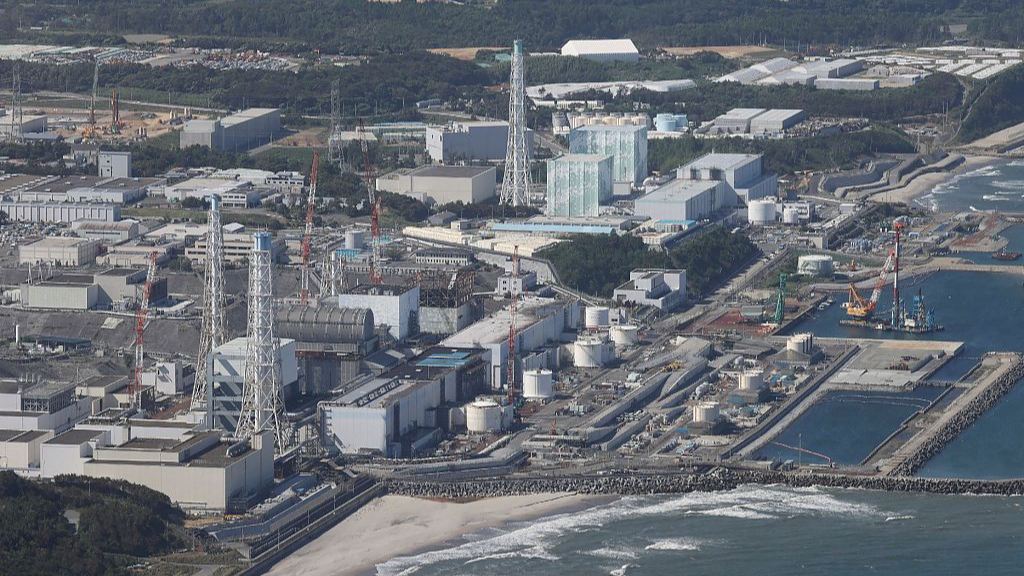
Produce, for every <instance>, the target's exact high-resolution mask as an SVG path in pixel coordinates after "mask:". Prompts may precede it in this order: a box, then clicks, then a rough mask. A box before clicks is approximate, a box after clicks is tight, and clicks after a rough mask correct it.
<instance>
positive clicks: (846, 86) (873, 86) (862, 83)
mask: <svg viewBox="0 0 1024 576" xmlns="http://www.w3.org/2000/svg"><path fill="white" fill-rule="evenodd" d="M814 87H815V88H817V89H818V90H865V91H871V90H878V89H879V87H880V84H879V81H878V79H877V78H818V79H817V80H815V81H814Z"/></svg>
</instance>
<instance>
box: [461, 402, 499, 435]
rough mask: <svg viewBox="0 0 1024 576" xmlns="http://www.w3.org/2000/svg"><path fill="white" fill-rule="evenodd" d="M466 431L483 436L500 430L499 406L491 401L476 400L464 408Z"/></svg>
mask: <svg viewBox="0 0 1024 576" xmlns="http://www.w3.org/2000/svg"><path fill="white" fill-rule="evenodd" d="M466 429H468V430H469V431H470V432H476V433H478V434H485V433H488V432H499V431H500V430H501V406H499V405H498V403H497V402H494V401H493V400H477V401H476V402H473V403H472V404H469V405H467V406H466Z"/></svg>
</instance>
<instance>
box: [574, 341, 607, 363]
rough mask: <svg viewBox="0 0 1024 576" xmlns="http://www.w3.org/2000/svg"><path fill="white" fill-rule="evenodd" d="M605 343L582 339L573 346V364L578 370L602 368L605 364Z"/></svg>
mask: <svg viewBox="0 0 1024 576" xmlns="http://www.w3.org/2000/svg"><path fill="white" fill-rule="evenodd" d="M605 346H606V344H605V342H603V341H602V340H600V339H597V338H594V339H581V340H577V341H576V343H575V344H574V345H573V350H572V352H573V354H572V355H573V364H574V365H575V366H576V367H577V368H600V367H601V366H604V364H605V360H606V358H605V356H606V352H605Z"/></svg>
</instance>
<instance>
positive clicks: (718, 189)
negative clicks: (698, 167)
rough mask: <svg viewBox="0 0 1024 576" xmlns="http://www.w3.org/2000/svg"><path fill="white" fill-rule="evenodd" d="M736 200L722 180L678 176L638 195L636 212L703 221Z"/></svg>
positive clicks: (659, 218) (661, 218) (666, 217)
mask: <svg viewBox="0 0 1024 576" xmlns="http://www.w3.org/2000/svg"><path fill="white" fill-rule="evenodd" d="M734 199H735V195H734V194H731V193H728V192H727V191H726V189H725V185H724V184H723V183H722V182H717V181H714V180H680V179H678V178H677V179H675V180H671V181H669V182H668V183H667V184H665V185H664V186H661V187H659V188H657V189H655V190H654V191H652V192H651V193H650V194H647V195H646V196H644V197H642V198H638V199H637V200H636V202H635V203H634V208H633V211H634V213H635V214H636V215H637V216H647V217H648V218H650V219H652V220H676V221H682V220H703V219H704V218H708V217H709V216H711V215H712V214H714V213H715V212H717V211H718V210H720V209H722V208H725V207H728V206H732V205H734V204H735V201H734Z"/></svg>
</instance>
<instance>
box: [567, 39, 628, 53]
mask: <svg viewBox="0 0 1024 576" xmlns="http://www.w3.org/2000/svg"><path fill="white" fill-rule="evenodd" d="M639 53H640V51H639V50H637V49H636V45H635V44H633V41H632V40H630V39H629V38H619V39H614V40H569V41H568V42H566V43H565V45H564V46H562V54H563V55H566V56H580V55H583V54H639Z"/></svg>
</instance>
